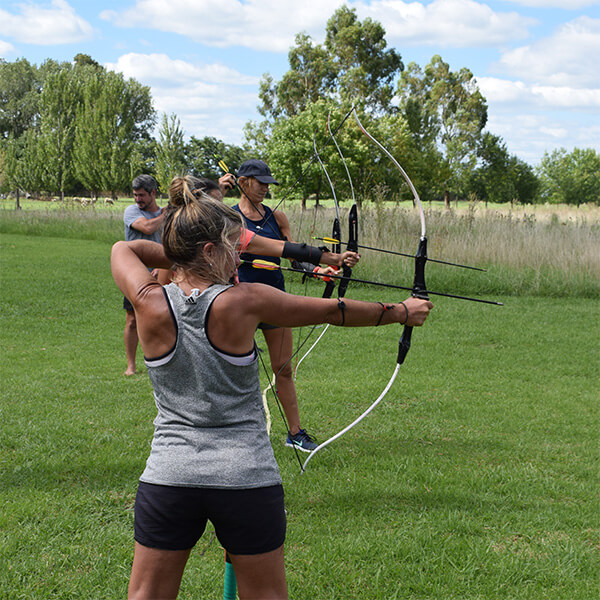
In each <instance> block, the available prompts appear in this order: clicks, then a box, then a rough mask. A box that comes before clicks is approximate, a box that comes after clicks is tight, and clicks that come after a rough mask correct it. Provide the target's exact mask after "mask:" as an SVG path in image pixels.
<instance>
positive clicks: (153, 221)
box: [123, 174, 163, 375]
mask: <svg viewBox="0 0 600 600" xmlns="http://www.w3.org/2000/svg"><path fill="white" fill-rule="evenodd" d="M131 187H132V188H133V197H134V199H135V204H132V205H130V206H128V207H127V208H126V209H125V213H124V214H123V223H124V225H125V241H127V242H130V241H131V240H150V241H152V242H157V243H159V244H160V243H161V237H160V236H161V229H162V224H163V214H162V208H160V207H159V206H158V204H157V203H156V192H157V190H158V183H157V182H156V179H154V177H152V175H145V174H144V175H138V176H137V177H136V178H135V179H134V180H133V181H132V183H131ZM152 274H153V275H154V276H155V277H156V278H157V279H159V280H160V279H161V277H159V269H155V270H154V271H153V272H152ZM123 308H124V309H125V311H126V317H125V333H124V339H125V354H126V356H127V369H126V370H125V373H124V374H125V375H134V374H135V355H136V352H137V346H138V333H137V326H136V322H135V313H134V312H133V306H132V305H131V303H130V302H129V300H128V299H127V298H123Z"/></svg>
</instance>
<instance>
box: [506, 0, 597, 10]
mask: <svg viewBox="0 0 600 600" xmlns="http://www.w3.org/2000/svg"><path fill="white" fill-rule="evenodd" d="M509 2H512V3H513V4H519V5H521V6H531V7H534V8H561V9H563V10H578V9H580V8H585V7H586V6H596V5H598V4H600V0H509Z"/></svg>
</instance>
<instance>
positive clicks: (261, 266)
mask: <svg viewBox="0 0 600 600" xmlns="http://www.w3.org/2000/svg"><path fill="white" fill-rule="evenodd" d="M242 263H246V264H251V265H252V266H253V267H254V268H256V269H267V270H275V269H281V270H282V271H292V272H293V273H303V274H306V271H303V270H302V269H294V268H293V267H283V266H281V265H276V264H275V263H268V264H267V263H262V264H261V263H259V264H258V265H257V264H256V261H242ZM327 277H331V278H332V279H346V278H345V277H344V276H343V275H327ZM348 281H353V282H355V283H366V284H368V285H379V286H381V287H386V288H391V289H394V290H405V291H408V292H412V291H413V288H412V287H408V286H404V285H395V284H393V283H382V282H380V281H370V280H369V279H357V278H356V277H352V278H349V279H348ZM422 293H425V294H432V295H434V296H444V297H445V298H456V299H457V300H469V301H470V302H481V303H482V304H494V305H496V306H503V304H502V302H496V301H495V300H483V299H481V298H470V297H469V296H458V295H456V294H446V293H444V292H434V291H432V290H422Z"/></svg>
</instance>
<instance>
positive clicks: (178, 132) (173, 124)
mask: <svg viewBox="0 0 600 600" xmlns="http://www.w3.org/2000/svg"><path fill="white" fill-rule="evenodd" d="M183 138H184V133H183V130H182V129H181V123H180V121H179V118H178V117H177V115H175V114H172V115H171V116H169V117H167V114H166V113H163V116H162V122H161V125H160V129H159V130H158V141H157V143H156V169H155V170H156V179H157V181H158V188H159V189H160V190H161V191H162V193H163V194H165V193H166V192H168V190H169V186H170V185H171V180H172V179H173V177H175V176H176V175H182V174H185V170H186V156H185V142H184V139H183Z"/></svg>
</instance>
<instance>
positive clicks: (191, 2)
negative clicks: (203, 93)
mask: <svg viewBox="0 0 600 600" xmlns="http://www.w3.org/2000/svg"><path fill="white" fill-rule="evenodd" d="M341 4H343V2H342V0H311V1H303V2H298V1H297V0H247V1H242V0H171V1H170V2H165V1H164V0H137V2H136V3H135V6H133V7H131V8H128V9H125V10H123V11H103V12H102V13H101V14H100V16H101V18H103V19H105V20H108V21H111V22H112V23H113V24H114V25H117V26H122V27H140V26H143V27H149V28H151V29H157V30H159V31H168V32H173V33H178V34H181V35H184V36H187V37H189V38H191V39H192V40H194V41H195V42H198V43H201V44H206V45H208V46H217V47H229V46H243V47H247V48H253V49H254V50H266V51H271V52H287V51H288V49H289V47H290V46H292V45H293V43H294V37H295V35H296V34H297V33H298V32H299V31H307V32H308V33H309V34H310V35H313V36H317V37H318V36H320V37H322V36H323V31H324V25H325V21H326V19H328V18H329V17H330V16H331V14H333V12H334V10H335V9H336V8H337V7H338V6H340V5H341Z"/></svg>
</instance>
